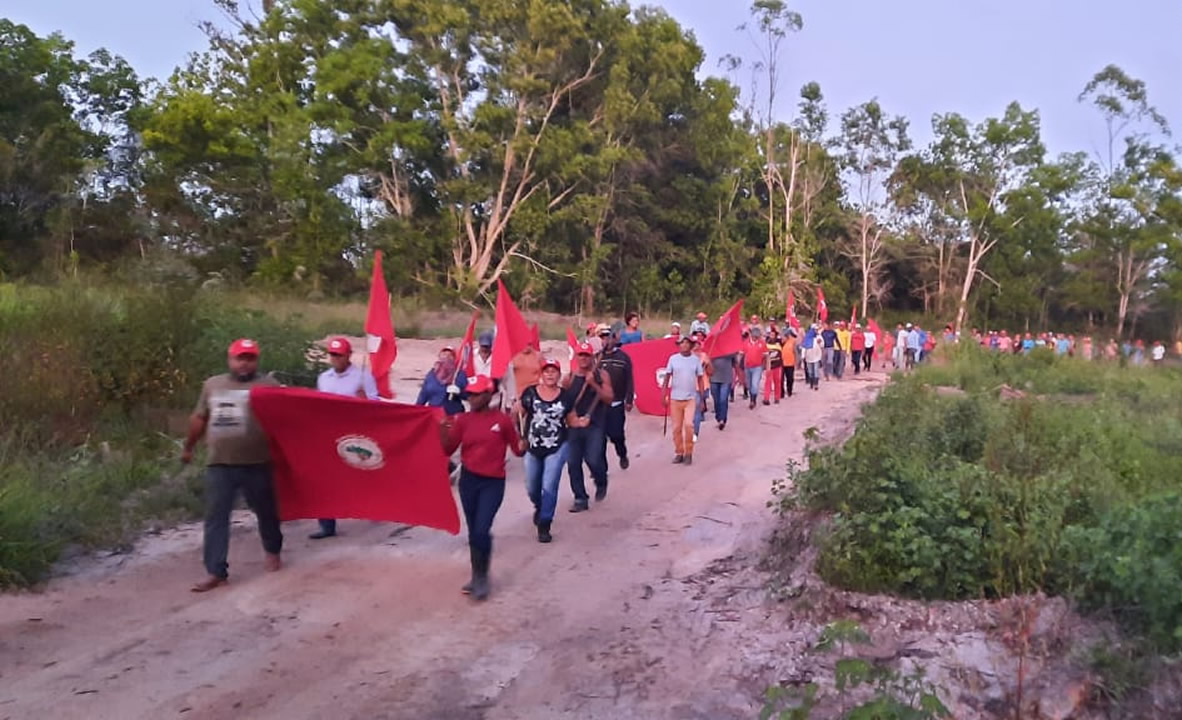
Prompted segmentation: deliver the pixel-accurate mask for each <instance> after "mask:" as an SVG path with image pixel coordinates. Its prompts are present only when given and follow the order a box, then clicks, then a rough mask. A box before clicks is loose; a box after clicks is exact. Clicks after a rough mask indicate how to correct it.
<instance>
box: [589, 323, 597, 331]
mask: <svg viewBox="0 0 1182 720" xmlns="http://www.w3.org/2000/svg"><path fill="white" fill-rule="evenodd" d="M597 327H599V323H590V324H588V325H587V329H588V330H594V329H595V328H597Z"/></svg>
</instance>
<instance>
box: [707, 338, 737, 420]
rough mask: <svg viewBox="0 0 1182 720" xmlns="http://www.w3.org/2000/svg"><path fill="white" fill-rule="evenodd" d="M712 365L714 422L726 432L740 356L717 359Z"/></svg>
mask: <svg viewBox="0 0 1182 720" xmlns="http://www.w3.org/2000/svg"><path fill="white" fill-rule="evenodd" d="M710 364H711V366H712V373H711V374H710V399H711V400H713V401H714V420H715V422H717V423H718V429H719V430H725V429H726V421H727V417H728V415H729V410H730V400H731V388H732V387H733V386H734V382H735V370H737V369H738V367H739V354H738V353H735V354H733V355H723V356H722V357H716V358H714V359H713V360H711V361H710Z"/></svg>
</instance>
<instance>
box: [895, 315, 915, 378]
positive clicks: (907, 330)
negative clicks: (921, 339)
mask: <svg viewBox="0 0 1182 720" xmlns="http://www.w3.org/2000/svg"><path fill="white" fill-rule="evenodd" d="M910 334H911V323H907V325H903V323H899V324H898V325H896V326H895V353H894V361H895V369H896V370H902V369H904V368H906V367H907V337H908V336H909V335H910Z"/></svg>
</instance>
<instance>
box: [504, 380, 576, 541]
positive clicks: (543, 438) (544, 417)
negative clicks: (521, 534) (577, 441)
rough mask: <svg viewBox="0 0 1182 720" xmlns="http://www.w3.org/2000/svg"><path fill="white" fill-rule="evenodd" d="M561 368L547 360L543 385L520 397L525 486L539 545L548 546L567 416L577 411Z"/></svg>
mask: <svg viewBox="0 0 1182 720" xmlns="http://www.w3.org/2000/svg"><path fill="white" fill-rule="evenodd" d="M561 378H562V366H561V365H560V364H559V363H558V361H557V360H554V359H552V358H547V359H546V360H545V361H544V362H543V363H542V376H541V382H539V383H538V384H537V385H531V386H530V387H528V388H526V389H525V392H524V393H522V395H521V403H520V404H519V405H518V409H519V412H520V413H521V414H522V416H523V417H524V418H525V421H526V429H525V438H526V440H527V443H528V449H527V451H526V453H525V484H526V490H527V491H528V492H529V499H530V501H531V502H533V504H534V525H536V526H537V528H538V542H542V543H548V542H550V541H551V540H552V539H553V538H552V537H551V535H550V524H551V523H552V522H553V521H554V509H555V507H557V505H558V483H559V481H560V480H561V479H562V468H563V467H564V466H565V465H566V432H567V427H568V425H567V416H568V415H569V414H570V412H571V410H572V409H573V408H574V404H575V403H574V397H573V396H572V395H571V393H570V391H569V390H564V389H563V388H562V387H561V386H560V385H559V384H558V381H559V380H560V379H561Z"/></svg>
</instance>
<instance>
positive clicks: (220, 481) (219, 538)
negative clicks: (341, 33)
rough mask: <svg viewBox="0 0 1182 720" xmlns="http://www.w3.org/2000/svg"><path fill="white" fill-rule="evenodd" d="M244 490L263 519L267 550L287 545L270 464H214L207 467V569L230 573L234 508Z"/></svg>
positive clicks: (217, 574) (261, 528)
mask: <svg viewBox="0 0 1182 720" xmlns="http://www.w3.org/2000/svg"><path fill="white" fill-rule="evenodd" d="M239 491H241V492H242V495H243V497H245V498H246V504H247V506H249V507H250V509H251V510H252V511H254V515H255V517H256V518H258V521H259V537H260V538H261V539H262V541H263V550H265V551H267V552H269V553H271V554H272V555H278V554H279V551H280V550H282V549H283V532H282V531H280V529H279V510H278V508H277V507H276V505H275V490H274V488H272V486H271V466H270V465H210V466H209V467H207V468H206V469H205V541H204V543H203V544H204V547H203V555H204V558H205V571H206V572H208V573H209V574H210V575H212V576H214V577H220V578H224V577H228V576H229V570H230V565H229V563H228V562H226V557H227V556H228V555H229V553H230V512H231V511H232V510H233V509H234V500H235V498H236V497H237V496H238V492H239Z"/></svg>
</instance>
